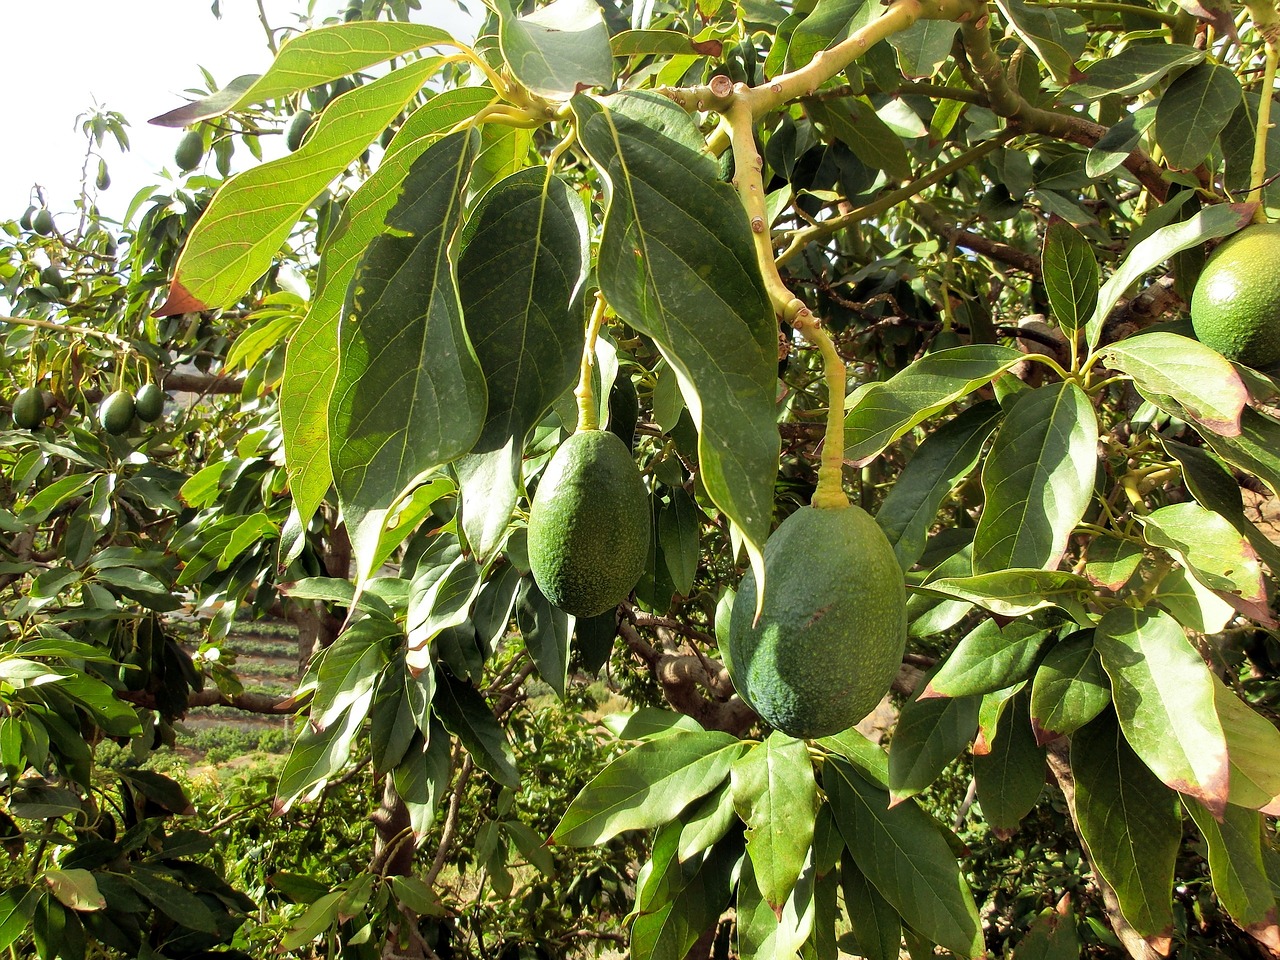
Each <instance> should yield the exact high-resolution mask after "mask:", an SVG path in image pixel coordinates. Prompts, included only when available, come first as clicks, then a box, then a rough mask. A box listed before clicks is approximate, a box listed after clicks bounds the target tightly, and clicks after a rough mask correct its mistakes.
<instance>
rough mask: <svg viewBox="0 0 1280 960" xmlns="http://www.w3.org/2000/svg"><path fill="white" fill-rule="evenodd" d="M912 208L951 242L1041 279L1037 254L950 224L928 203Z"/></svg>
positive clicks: (916, 204)
mask: <svg viewBox="0 0 1280 960" xmlns="http://www.w3.org/2000/svg"><path fill="white" fill-rule="evenodd" d="M912 207H913V208H914V210H915V213H916V216H917V217H918V218H919V220H920V222H921V223H923V224H924V225H925V226H927V227H928V228H929V229H930V230H932V231H933V232H934V233H936V234H937V235H938V236H940V237H942V238H943V239H944V240H946V241H947V242H948V243H953V244H955V245H956V246H957V247H964V248H966V249H968V250H972V251H973V252H974V253H980V254H982V255H983V256H984V257H990V258H991V259H992V260H999V261H1000V262H1001V263H1007V264H1009V266H1011V267H1016V268H1017V269H1019V270H1021V271H1023V272H1024V273H1029V274H1031V276H1033V277H1035V278H1037V279H1039V277H1040V258H1039V257H1037V256H1036V255H1035V254H1034V253H1028V252H1027V251H1025V250H1019V249H1018V248H1017V247H1011V246H1009V244H1007V243H1001V242H1000V241H999V240H992V239H990V238H989V237H984V236H981V235H980V234H976V233H973V232H972V231H969V230H965V229H964V228H962V227H958V226H955V225H954V224H951V223H948V222H947V221H946V219H945V218H944V217H943V216H942V215H941V214H940V213H938V211H937V210H935V209H934V208H933V207H931V206H930V205H929V204H927V203H915V204H912Z"/></svg>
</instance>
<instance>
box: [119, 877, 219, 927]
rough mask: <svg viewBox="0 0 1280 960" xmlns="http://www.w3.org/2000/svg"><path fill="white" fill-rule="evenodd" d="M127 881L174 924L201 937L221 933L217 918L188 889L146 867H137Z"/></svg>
mask: <svg viewBox="0 0 1280 960" xmlns="http://www.w3.org/2000/svg"><path fill="white" fill-rule="evenodd" d="M124 878H125V880H126V882H127V883H128V884H129V885H130V886H131V887H133V889H135V890H137V891H138V893H140V894H142V896H143V897H145V898H146V899H147V900H148V901H149V902H150V903H151V905H152V906H154V907H155V908H156V909H157V910H159V911H160V912H161V913H163V914H164V915H165V916H166V917H168V918H169V919H170V920H174V921H176V922H177V923H178V925H179V926H182V927H186V928H187V929H189V930H199V931H200V932H201V933H217V932H218V919H217V917H215V916H214V915H213V912H212V911H211V910H210V909H209V908H208V907H207V906H206V905H205V902H204V901H203V900H201V899H200V898H199V897H197V896H196V895H195V894H194V893H192V892H191V891H190V890H188V889H187V888H186V887H183V886H179V885H178V884H176V883H174V882H173V881H172V880H170V879H168V878H167V877H164V876H161V875H160V874H159V873H156V872H154V871H152V870H150V869H147V868H144V867H135V868H134V869H133V870H132V871H131V872H129V873H127V874H124Z"/></svg>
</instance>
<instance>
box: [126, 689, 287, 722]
mask: <svg viewBox="0 0 1280 960" xmlns="http://www.w3.org/2000/svg"><path fill="white" fill-rule="evenodd" d="M116 696H117V697H119V698H120V699H121V700H124V701H125V702H127V703H132V704H136V705H137V706H139V707H145V708H147V709H148V710H154V709H156V698H155V694H151V693H144V692H141V691H133V690H117V691H116ZM192 707H235V708H236V709H237V710H243V711H245V712H246V713H265V714H268V715H270V716H288V715H291V714H294V713H297V711H298V701H297V699H296V698H295V697H294V696H293V695H292V694H289V695H288V696H275V695H273V694H268V693H237V694H235V695H233V696H228V695H227V694H225V693H223V692H222V691H221V690H218V689H216V688H214V689H208V690H200V691H197V692H196V693H193V694H191V696H189V697H188V698H187V709H191V708H192Z"/></svg>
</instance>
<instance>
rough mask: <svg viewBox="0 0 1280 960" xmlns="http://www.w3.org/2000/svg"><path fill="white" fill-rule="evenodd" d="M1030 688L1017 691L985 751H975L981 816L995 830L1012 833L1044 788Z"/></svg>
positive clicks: (975, 776) (974, 768)
mask: <svg viewBox="0 0 1280 960" xmlns="http://www.w3.org/2000/svg"><path fill="white" fill-rule="evenodd" d="M1030 705H1031V691H1029V690H1028V689H1026V688H1025V687H1024V688H1023V690H1022V691H1021V692H1020V693H1018V694H1016V695H1015V696H1014V697H1013V698H1012V699H1011V700H1010V702H1009V705H1008V707H1007V708H1006V709H1004V710H1002V711H1001V712H1000V718H999V720H997V721H996V727H995V735H994V736H993V737H991V738H989V740H988V741H987V747H988V752H987V753H978V752H977V751H976V750H975V751H974V753H975V756H974V758H973V776H974V779H975V780H976V781H977V784H978V803H979V804H981V805H982V815H983V817H985V818H986V821H987V823H989V824H991V826H992V827H993V828H994V829H995V830H996V831H997V832H998V833H1012V832H1013V831H1014V830H1016V829H1017V827H1018V824H1019V822H1021V820H1022V818H1023V817H1025V816H1026V815H1027V814H1028V813H1030V812H1031V808H1032V807H1034V806H1035V805H1036V801H1037V800H1038V799H1040V791H1041V790H1042V789H1043V788H1044V773H1045V762H1044V750H1042V749H1041V748H1040V746H1039V745H1038V744H1037V743H1036V735H1035V731H1033V730H1032V729H1031V713H1030Z"/></svg>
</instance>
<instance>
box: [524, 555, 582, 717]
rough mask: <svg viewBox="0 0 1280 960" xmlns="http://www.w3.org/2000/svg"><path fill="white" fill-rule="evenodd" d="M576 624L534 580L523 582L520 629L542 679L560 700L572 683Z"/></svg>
mask: <svg viewBox="0 0 1280 960" xmlns="http://www.w3.org/2000/svg"><path fill="white" fill-rule="evenodd" d="M573 625H574V618H573V617H571V616H569V614H567V613H565V612H564V611H563V610H561V609H560V608H559V607H556V606H554V605H553V604H552V603H551V601H550V600H548V599H547V598H546V597H544V596H543V595H542V591H541V590H539V589H538V585H537V584H536V583H534V582H533V578H532V577H528V578H526V579H524V580H521V581H520V592H519V594H518V595H517V597H516V627H517V628H518V629H519V630H520V634H521V636H523V637H524V645H525V649H527V650H528V651H529V656H530V657H531V658H532V659H533V662H534V664H535V665H536V666H537V668H538V676H539V677H541V678H542V680H543V682H544V683H546V684H547V685H548V686H549V687H551V689H552V690H554V691H555V692H556V696H558V697H563V696H564V692H565V687H566V685H567V684H568V682H569V641H570V638H572V636H573Z"/></svg>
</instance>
